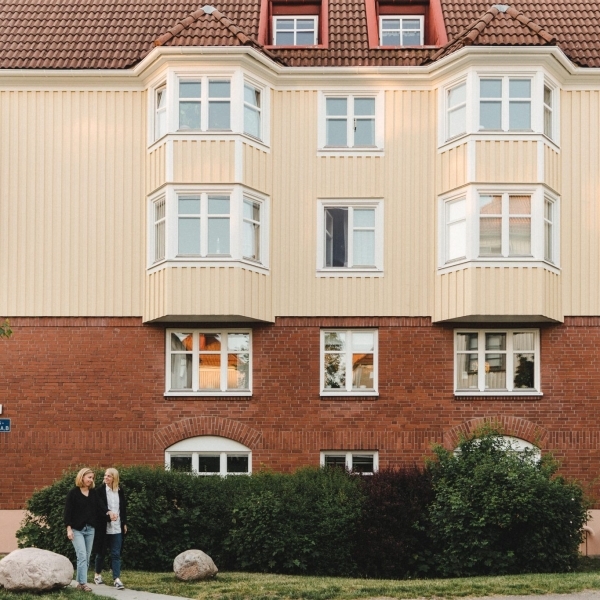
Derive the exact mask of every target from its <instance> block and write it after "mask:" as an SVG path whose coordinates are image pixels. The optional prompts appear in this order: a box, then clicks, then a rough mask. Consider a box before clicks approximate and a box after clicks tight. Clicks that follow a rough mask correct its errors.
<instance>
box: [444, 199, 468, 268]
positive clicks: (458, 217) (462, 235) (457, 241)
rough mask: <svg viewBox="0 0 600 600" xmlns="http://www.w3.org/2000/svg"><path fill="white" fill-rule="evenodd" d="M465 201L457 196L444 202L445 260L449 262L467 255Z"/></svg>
mask: <svg viewBox="0 0 600 600" xmlns="http://www.w3.org/2000/svg"><path fill="white" fill-rule="evenodd" d="M466 207H467V201H466V199H465V198H457V199H456V200H450V201H449V202H446V203H445V206H444V210H445V216H446V240H445V241H446V260H447V261H448V262H451V261H453V260H459V259H461V258H466V256H467V208H466Z"/></svg>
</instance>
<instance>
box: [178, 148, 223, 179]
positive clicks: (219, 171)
mask: <svg viewBox="0 0 600 600" xmlns="http://www.w3.org/2000/svg"><path fill="white" fill-rule="evenodd" d="M234 177H235V142H234V141H233V140H174V141H173V180H174V182H176V183H202V184H204V183H231V182H233V180H234Z"/></svg>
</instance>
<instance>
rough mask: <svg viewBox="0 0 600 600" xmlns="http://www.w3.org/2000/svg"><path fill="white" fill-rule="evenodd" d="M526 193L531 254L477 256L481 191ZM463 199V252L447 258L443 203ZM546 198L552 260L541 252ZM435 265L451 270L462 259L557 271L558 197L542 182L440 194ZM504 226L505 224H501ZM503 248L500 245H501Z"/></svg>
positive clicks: (462, 262)
mask: <svg viewBox="0 0 600 600" xmlns="http://www.w3.org/2000/svg"><path fill="white" fill-rule="evenodd" d="M495 194H497V195H503V197H504V195H506V196H508V195H528V196H531V255H528V256H480V255H479V227H480V217H479V198H480V196H481V195H495ZM461 198H464V199H465V208H466V210H465V215H466V216H465V223H466V224H465V229H466V255H465V256H464V257H455V258H449V256H448V253H447V252H448V242H449V239H448V227H447V226H448V222H447V219H446V207H447V205H448V204H449V203H452V202H455V201H457V200H460V199H461ZM546 200H548V201H550V202H552V205H553V209H554V215H553V223H552V230H553V231H552V233H553V239H552V241H551V245H552V250H553V256H554V260H553V261H549V260H547V259H546V256H545V248H546V246H545V219H544V207H545V202H546ZM438 223H439V226H438V251H439V255H438V269H440V270H444V271H452V270H455V269H457V268H464V266H465V264H466V263H477V264H479V265H481V264H489V263H493V264H494V265H495V266H510V265H512V266H514V265H519V266H540V265H541V266H544V267H545V268H547V269H548V270H550V271H553V272H556V273H558V272H559V271H560V255H559V249H560V240H559V236H560V198H559V197H558V196H556V195H555V194H554V193H553V192H551V191H550V190H549V189H548V188H546V187H545V186H544V185H518V184H514V185H513V184H510V185H509V184H505V185H501V186H498V185H491V184H485V185H468V186H464V187H463V188H461V189H459V190H455V191H453V192H452V193H450V194H445V195H442V196H441V197H440V202H439V211H438ZM503 227H507V224H505V225H503ZM503 251H504V248H503Z"/></svg>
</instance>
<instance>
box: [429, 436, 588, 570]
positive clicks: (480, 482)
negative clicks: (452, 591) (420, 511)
mask: <svg viewBox="0 0 600 600" xmlns="http://www.w3.org/2000/svg"><path fill="white" fill-rule="evenodd" d="M435 454H436V458H437V460H436V461H435V462H433V463H432V465H431V468H432V474H433V483H434V490H435V499H434V501H433V503H432V505H431V511H430V518H431V524H432V536H433V540H434V542H435V544H436V547H437V549H438V554H437V563H438V569H439V572H440V573H441V574H442V575H444V576H470V575H487V574H507V573H527V572H556V571H568V570H571V569H572V568H574V567H575V566H576V564H577V559H578V547H579V544H580V542H581V528H582V526H583V524H584V523H585V521H586V515H587V510H586V508H587V507H586V503H585V500H584V497H583V492H582V489H581V487H580V486H579V485H577V484H575V483H571V482H568V481H566V480H565V479H563V478H562V477H557V476H555V473H556V470H557V464H556V462H555V461H553V460H552V459H551V458H548V457H545V458H543V459H542V460H541V461H540V460H538V458H537V456H536V454H535V453H534V452H532V451H524V452H516V451H512V450H511V448H510V445H509V444H508V442H507V441H506V440H505V439H504V438H503V437H502V436H501V435H500V433H499V432H497V431H493V430H488V431H484V432H482V434H480V435H479V436H478V437H476V438H472V439H465V440H463V441H462V442H461V443H460V444H459V450H458V451H457V452H456V453H452V452H448V451H446V450H444V449H443V448H440V447H438V448H436V449H435Z"/></svg>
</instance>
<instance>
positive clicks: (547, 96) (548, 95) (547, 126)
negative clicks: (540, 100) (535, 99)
mask: <svg viewBox="0 0 600 600" xmlns="http://www.w3.org/2000/svg"><path fill="white" fill-rule="evenodd" d="M553 98H554V93H553V91H552V88H551V87H550V86H549V85H546V84H544V134H545V135H547V136H548V137H549V138H552V137H553V135H552V134H553V127H552V121H553V118H554V117H553V106H552V105H553Z"/></svg>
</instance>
